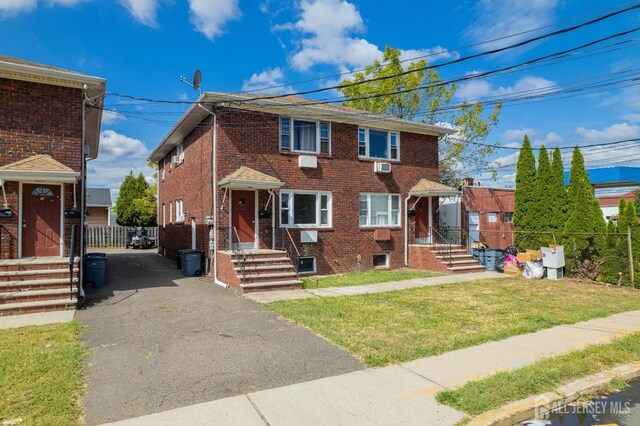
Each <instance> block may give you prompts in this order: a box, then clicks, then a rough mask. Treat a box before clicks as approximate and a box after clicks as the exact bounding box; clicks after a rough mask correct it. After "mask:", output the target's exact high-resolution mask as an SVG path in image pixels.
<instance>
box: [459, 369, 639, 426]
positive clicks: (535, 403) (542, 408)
mask: <svg viewBox="0 0 640 426" xmlns="http://www.w3.org/2000/svg"><path fill="white" fill-rule="evenodd" d="M638 376H640V362H632V363H630V364H624V365H621V366H618V367H615V368H612V369H610V370H607V371H603V372H600V373H596V374H594V375H592V376H588V377H585V378H583V379H579V380H576V381H574V382H571V383H568V384H566V385H563V386H560V387H559V388H558V389H556V391H555V392H547V393H542V394H539V395H535V396H532V397H529V398H525V399H521V400H520V401H515V402H512V403H510V404H508V405H505V406H504V407H501V408H497V409H495V410H491V411H487V412H486V413H484V414H481V415H479V416H478V417H475V418H474V419H472V420H471V421H470V422H469V423H468V426H481V425H482V426H484V425H495V426H503V425H513V424H515V423H520V422H522V421H525V420H528V419H531V418H534V417H536V415H538V416H539V415H540V414H545V413H549V412H551V411H554V410H557V409H559V408H560V407H562V406H563V405H566V404H569V403H571V402H573V401H575V400H577V399H578V398H579V397H580V396H581V395H584V394H588V393H594V392H597V391H599V390H601V389H602V388H604V387H605V386H606V385H607V384H608V383H609V382H611V380H613V379H620V380H623V381H628V380H631V379H634V378H636V377H638Z"/></svg>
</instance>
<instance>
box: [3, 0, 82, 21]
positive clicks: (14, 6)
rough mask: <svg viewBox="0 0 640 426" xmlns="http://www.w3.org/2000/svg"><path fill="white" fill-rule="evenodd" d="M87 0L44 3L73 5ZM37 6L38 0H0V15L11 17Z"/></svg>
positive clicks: (48, 1) (55, 0)
mask: <svg viewBox="0 0 640 426" xmlns="http://www.w3.org/2000/svg"><path fill="white" fill-rule="evenodd" d="M85 1H88V0H46V3H48V4H50V5H52V6H56V5H60V6H67V7H70V6H75V5H76V4H78V3H82V2H85ZM36 7H38V0H0V17H12V16H15V15H17V14H18V13H22V12H31V11H32V10H34V9H35V8H36Z"/></svg>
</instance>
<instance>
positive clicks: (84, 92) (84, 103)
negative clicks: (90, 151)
mask: <svg viewBox="0 0 640 426" xmlns="http://www.w3.org/2000/svg"><path fill="white" fill-rule="evenodd" d="M87 99H88V97H87V85H86V84H85V85H84V87H83V88H82V148H81V155H82V157H81V163H80V178H81V179H82V182H81V184H80V206H81V208H80V253H79V254H80V260H79V262H78V271H79V275H80V276H79V277H78V297H80V299H84V296H85V294H84V265H83V263H84V262H83V261H82V260H83V259H84V214H85V200H84V194H85V187H86V182H87V179H86V175H85V170H86V161H87V160H86V153H85V143H86V141H85V138H86V125H85V119H86V108H87ZM73 197H74V200H75V197H76V190H75V185H74V191H73Z"/></svg>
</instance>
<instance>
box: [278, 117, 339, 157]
mask: <svg viewBox="0 0 640 426" xmlns="http://www.w3.org/2000/svg"><path fill="white" fill-rule="evenodd" d="M283 118H284V119H288V120H289V148H283V147H282V119H283ZM296 121H309V122H313V123H316V150H315V151H305V150H299V149H295V148H294V142H295V141H294V140H293V136H294V131H293V129H295V122H296ZM278 123H279V129H280V130H279V133H278V147H279V148H280V151H285V152H299V153H302V154H315V155H331V145H332V143H331V122H330V121H320V120H310V119H304V118H294V117H288V116H284V115H281V116H280V118H279V119H278ZM322 124H327V125H328V126H329V152H328V153H323V152H321V146H322V141H321V140H320V134H321V132H320V126H321V125H322Z"/></svg>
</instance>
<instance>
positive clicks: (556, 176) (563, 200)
mask: <svg viewBox="0 0 640 426" xmlns="http://www.w3.org/2000/svg"><path fill="white" fill-rule="evenodd" d="M551 180H552V182H553V186H552V192H553V195H552V197H551V203H552V208H551V211H552V214H551V217H550V218H549V230H550V231H552V232H554V233H556V238H559V237H560V235H561V233H562V232H563V231H564V227H565V224H566V223H567V211H568V209H569V196H568V194H567V187H566V186H565V184H564V165H563V164H562V154H561V153H560V148H558V147H556V149H554V150H553V161H552V162H551Z"/></svg>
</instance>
